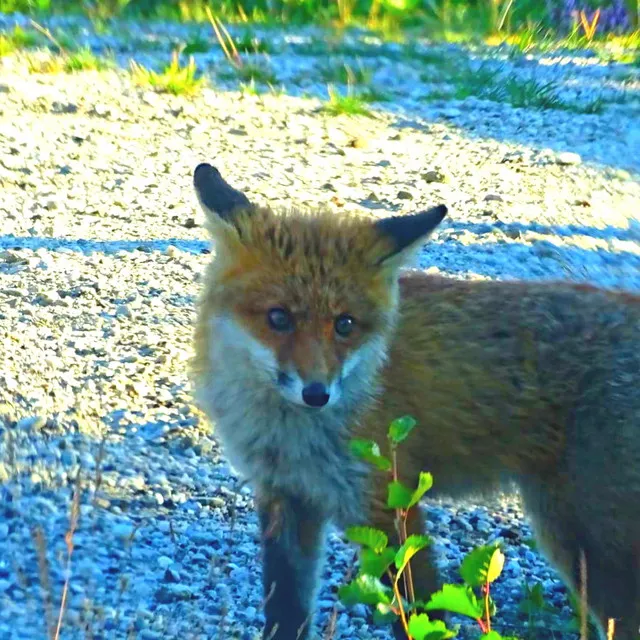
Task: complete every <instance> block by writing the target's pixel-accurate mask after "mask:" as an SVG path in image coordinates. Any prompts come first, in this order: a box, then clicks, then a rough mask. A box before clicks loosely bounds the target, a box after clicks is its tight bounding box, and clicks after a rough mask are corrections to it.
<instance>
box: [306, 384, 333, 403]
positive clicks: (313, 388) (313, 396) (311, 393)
mask: <svg viewBox="0 0 640 640" xmlns="http://www.w3.org/2000/svg"><path fill="white" fill-rule="evenodd" d="M302 399H303V400H304V401H305V402H306V404H308V405H309V406H310V407H324V405H325V404H327V402H329V393H328V391H327V388H326V387H325V386H324V385H323V384H322V382H312V383H311V384H309V385H307V386H306V387H305V388H304V389H303V390H302Z"/></svg>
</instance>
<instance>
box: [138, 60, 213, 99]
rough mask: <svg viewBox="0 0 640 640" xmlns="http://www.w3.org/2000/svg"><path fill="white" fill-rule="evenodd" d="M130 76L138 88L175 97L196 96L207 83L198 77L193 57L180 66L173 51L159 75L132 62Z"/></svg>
mask: <svg viewBox="0 0 640 640" xmlns="http://www.w3.org/2000/svg"><path fill="white" fill-rule="evenodd" d="M131 76H132V78H133V81H134V83H135V84H136V85H138V86H141V87H150V88H152V89H154V90H155V91H157V92H158V93H171V94H173V95H175V96H177V95H187V96H192V95H196V94H197V93H199V92H200V91H201V90H202V88H203V87H204V86H205V85H206V82H207V79H206V78H205V77H204V76H198V70H197V67H196V63H195V60H194V59H193V56H191V57H190V58H189V62H188V64H187V65H186V66H181V65H180V59H179V56H178V52H177V51H174V53H173V55H172V57H171V63H170V64H169V65H167V66H166V67H165V68H164V69H163V70H162V72H160V73H157V72H156V71H153V70H151V69H147V68H145V67H143V66H142V65H140V64H138V63H137V62H135V61H134V60H132V61H131Z"/></svg>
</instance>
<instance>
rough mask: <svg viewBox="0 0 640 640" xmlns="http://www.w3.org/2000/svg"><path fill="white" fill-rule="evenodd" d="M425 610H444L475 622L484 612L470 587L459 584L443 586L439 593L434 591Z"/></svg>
mask: <svg viewBox="0 0 640 640" xmlns="http://www.w3.org/2000/svg"><path fill="white" fill-rule="evenodd" d="M425 609H426V610H427V611H432V610H434V609H444V610H445V611H450V612H451V613H458V614H460V615H462V616H467V617H469V618H473V619H474V620H477V619H478V618H481V617H482V615H483V613H484V611H483V608H482V604H481V603H480V602H478V599H477V598H476V596H475V594H474V593H473V590H472V589H471V587H469V586H467V585H461V584H445V585H444V586H443V587H442V589H441V590H440V591H436V592H435V593H434V594H433V595H432V596H431V598H430V600H429V602H427V604H426V606H425Z"/></svg>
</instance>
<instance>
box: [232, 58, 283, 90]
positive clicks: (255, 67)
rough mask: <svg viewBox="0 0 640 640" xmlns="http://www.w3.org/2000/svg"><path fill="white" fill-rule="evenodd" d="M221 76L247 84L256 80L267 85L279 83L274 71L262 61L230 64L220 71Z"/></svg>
mask: <svg viewBox="0 0 640 640" xmlns="http://www.w3.org/2000/svg"><path fill="white" fill-rule="evenodd" d="M220 76H221V77H222V78H224V79H226V80H232V79H238V80H240V82H242V83H245V84H246V83H254V84H255V83H256V82H258V83H261V84H265V85H276V84H278V78H277V76H276V74H275V73H274V71H273V70H272V69H271V68H270V67H269V66H268V65H266V64H264V63H262V62H244V63H242V64H230V65H229V66H228V67H226V68H225V69H224V70H222V71H221V72H220Z"/></svg>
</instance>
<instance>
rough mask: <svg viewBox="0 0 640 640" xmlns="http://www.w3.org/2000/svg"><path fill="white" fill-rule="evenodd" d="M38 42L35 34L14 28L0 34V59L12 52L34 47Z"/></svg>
mask: <svg viewBox="0 0 640 640" xmlns="http://www.w3.org/2000/svg"><path fill="white" fill-rule="evenodd" d="M39 42H40V39H39V38H38V36H37V34H35V33H33V32H32V31H25V30H24V29H21V28H20V27H19V26H16V27H14V28H13V30H11V31H9V32H7V33H0V58H1V57H2V56H6V55H8V54H10V53H13V52H14V51H19V50H21V49H28V48H30V47H35V46H36V45H37V44H38V43H39Z"/></svg>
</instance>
